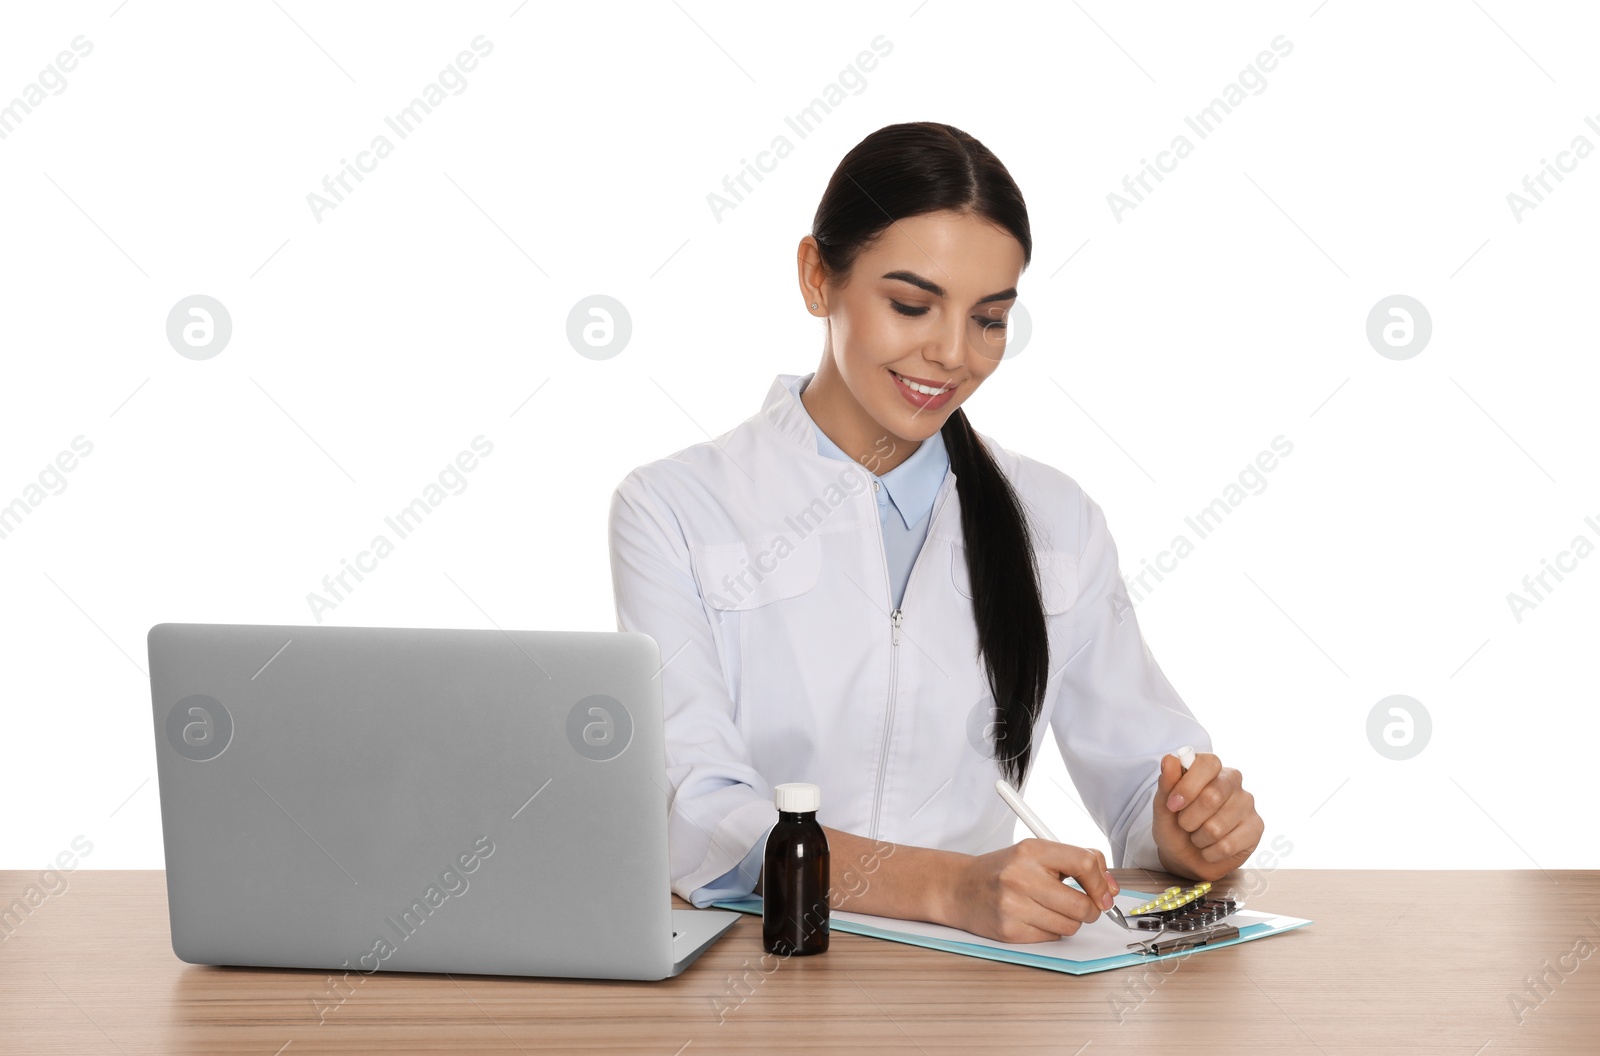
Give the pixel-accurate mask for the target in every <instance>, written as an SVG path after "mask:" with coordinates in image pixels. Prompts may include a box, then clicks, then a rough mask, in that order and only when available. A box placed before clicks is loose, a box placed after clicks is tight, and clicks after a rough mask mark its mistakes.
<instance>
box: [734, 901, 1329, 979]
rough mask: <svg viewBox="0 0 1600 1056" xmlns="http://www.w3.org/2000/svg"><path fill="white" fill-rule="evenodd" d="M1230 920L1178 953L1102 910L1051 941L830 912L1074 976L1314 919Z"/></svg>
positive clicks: (751, 904) (940, 946)
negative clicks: (1158, 949) (1224, 934)
mask: <svg viewBox="0 0 1600 1056" xmlns="http://www.w3.org/2000/svg"><path fill="white" fill-rule="evenodd" d="M1154 897H1155V896H1154V895H1150V894H1143V893H1141V892H1138V891H1127V890H1124V891H1122V892H1121V893H1120V894H1118V895H1117V896H1116V903H1117V905H1118V906H1119V907H1121V909H1122V911H1123V912H1124V913H1126V912H1128V910H1130V909H1132V908H1133V907H1135V906H1137V905H1140V904H1142V903H1144V902H1148V901H1149V900H1150V899H1152V898H1154ZM712 905H713V906H715V907H716V908H718V909H736V910H738V911H739V912H741V913H754V914H756V915H757V916H760V914H761V896H760V895H751V896H750V897H748V898H737V899H729V900H726V901H722V902H713V903H712ZM1226 923H1229V924H1232V925H1233V926H1234V927H1236V928H1238V929H1239V936H1238V938H1233V939H1224V940H1220V941H1216V942H1211V943H1207V944H1206V945H1204V946H1197V947H1194V948H1193V949H1188V950H1179V951H1177V952H1174V953H1164V954H1148V953H1139V952H1138V951H1137V950H1130V949H1128V944H1129V943H1131V942H1135V941H1136V940H1137V939H1139V938H1141V937H1143V938H1148V937H1149V936H1150V934H1152V933H1145V932H1131V931H1126V930H1124V929H1123V928H1120V927H1118V926H1117V924H1116V923H1115V922H1114V921H1112V920H1111V918H1110V917H1107V916H1106V915H1105V914H1101V915H1100V917H1099V918H1098V919H1097V920H1095V922H1094V923H1093V924H1085V925H1084V926H1083V927H1081V928H1079V929H1078V931H1077V932H1076V933H1075V934H1073V935H1069V936H1067V937H1065V938H1061V939H1055V940H1053V941H1051V942H1023V943H1017V942H999V941H997V940H995V939H990V938H986V937H984V936H982V935H974V934H972V933H971V932H969V931H962V930H961V929H959V928H948V927H945V926H944V925H942V924H931V923H929V922H927V921H923V920H898V919H896V918H894V917H879V916H874V915H873V914H871V913H850V912H847V911H845V910H833V911H832V912H831V913H829V915H828V926H829V928H830V929H832V930H836V931H847V932H851V933H852V934H856V935H867V936H870V937H872V938H875V939H888V940H889V941H890V942H905V943H910V944H911V945H913V946H926V947H928V948H929V949H933V950H944V951H945V952H946V953H959V954H961V955H962V956H965V957H983V958H985V959H987V960H991V961H1005V962H1007V963H1009V964H1025V965H1029V966H1031V967H1034V968H1047V969H1049V970H1050V971H1053V972H1068V973H1070V974H1072V975H1086V974H1088V973H1090V972H1103V971H1106V970H1108V969H1111V968H1126V967H1128V966H1129V965H1134V964H1150V963H1152V962H1154V961H1163V960H1167V959H1169V958H1173V957H1187V956H1189V955H1190V954H1192V953H1203V952H1205V951H1207V950H1220V949H1222V948H1223V947H1225V946H1237V945H1238V944H1239V943H1241V942H1249V941H1250V940H1251V939H1264V938H1266V937H1267V936H1268V935H1277V934H1279V933H1280V932H1285V931H1293V930H1294V929H1295V928H1303V927H1305V926H1306V925H1307V924H1310V923H1312V922H1311V921H1310V920H1305V919H1302V918H1300V917H1285V916H1281V915H1278V914H1273V913H1264V912H1260V911H1258V910H1253V909H1240V910H1237V911H1235V912H1234V913H1233V914H1232V915H1231V916H1229V917H1228V918H1227V921H1226Z"/></svg>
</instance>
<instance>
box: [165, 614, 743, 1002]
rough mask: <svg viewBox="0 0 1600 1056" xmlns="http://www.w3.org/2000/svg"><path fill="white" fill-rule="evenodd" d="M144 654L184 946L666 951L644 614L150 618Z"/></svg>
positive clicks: (593, 970)
mask: <svg viewBox="0 0 1600 1056" xmlns="http://www.w3.org/2000/svg"><path fill="white" fill-rule="evenodd" d="M149 655H150V687H151V697H152V703H153V709H154V728H155V738H156V754H157V770H158V776H159V785H160V793H161V817H162V827H163V839H164V842H165V848H166V877H167V898H168V909H169V913H170V917H171V924H172V946H173V950H174V952H175V953H176V954H177V955H178V957H180V958H181V959H183V960H185V961H189V962H192V963H197V964H237V965H256V966H277V967H299V968H319V969H345V970H347V971H360V972H366V973H370V972H372V971H377V970H390V971H422V972H464V973H491V974H512V975H544V976H564V977H576V978H596V979H660V978H665V977H667V976H669V975H672V974H676V972H677V971H678V970H681V968H682V966H683V962H682V960H681V959H680V958H678V957H675V956H674V953H673V944H674V938H673V930H674V929H673V926H672V919H673V914H672V911H671V902H670V898H671V886H670V877H669V871H668V870H669V866H668V859H667V842H666V840H667V806H668V784H667V778H666V762H665V750H664V745H663V720H662V714H661V694H660V682H659V679H658V673H659V668H660V666H661V660H660V650H659V649H658V647H657V645H656V643H655V640H654V639H652V638H651V637H649V636H648V635H645V634H639V633H631V632H584V631H498V630H492V631H491V630H440V629H410V628H368V627H312V626H260V625H244V624H176V623H166V624H158V625H156V626H155V627H152V628H151V630H150V634H149ZM680 912H681V911H680ZM691 915H693V914H691ZM730 916H735V917H736V916H737V914H731V915H730ZM702 925H703V922H702ZM679 930H680V931H681V930H684V929H682V928H680V929H679ZM721 930H726V928H725V927H724V928H722V929H721ZM717 933H718V934H720V931H718V932H717ZM684 937H685V938H689V937H690V936H684ZM693 937H694V940H695V944H696V945H699V946H700V948H701V949H703V948H704V945H705V944H706V943H705V931H704V927H703V926H702V927H701V928H700V929H698V931H697V933H696V934H695V935H694V936H693ZM713 937H714V936H713ZM698 952H699V950H698V949H696V950H694V953H696V954H697V953H698Z"/></svg>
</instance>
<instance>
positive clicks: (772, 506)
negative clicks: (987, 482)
mask: <svg viewBox="0 0 1600 1056" xmlns="http://www.w3.org/2000/svg"><path fill="white" fill-rule="evenodd" d="M795 377H796V376H795V375H780V376H779V377H778V378H777V380H776V381H774V382H773V385H772V387H771V389H770V390H769V392H768V394H767V397H766V402H765V404H764V405H763V406H762V408H761V411H760V413H758V414H755V415H753V416H751V417H750V418H749V419H747V420H746V421H745V422H743V423H742V424H740V425H739V426H737V427H736V428H734V429H732V430H730V431H729V432H727V433H724V434H723V435H721V436H719V437H717V438H716V439H715V440H712V441H707V442H705V443H699V444H695V445H693V446H691V447H688V448H685V449H683V450H682V451H679V452H677V453H675V454H672V455H669V456H667V457H666V458H662V459H658V460H657V461H654V462H650V463H647V464H646V465H643V466H640V467H639V468H637V469H635V470H634V471H633V472H631V473H629V474H628V475H627V477H625V478H624V479H623V481H622V482H621V483H620V484H619V485H618V487H617V489H616V491H615V493H614V495H613V497H612V503H611V510H610V540H611V568H612V584H613V589H614V592H615V596H616V606H617V626H618V629H619V630H625V631H643V632H644V633H646V634H649V635H650V636H651V637H653V638H654V639H655V640H656V642H657V644H658V645H659V646H660V647H661V657H662V661H663V663H664V665H665V666H664V668H663V670H662V673H661V690H662V697H663V701H662V703H663V708H664V716H665V724H666V751H667V774H668V779H669V780H670V782H671V785H672V790H673V801H672V809H671V812H670V822H669V829H668V833H669V839H668V842H669V845H670V852H671V854H670V856H671V876H672V889H673V891H674V892H676V893H677V894H678V895H680V896H682V897H683V898H685V899H687V898H688V897H689V896H690V894H691V893H692V892H693V891H694V890H696V889H697V888H699V887H700V886H702V885H704V884H706V883H708V882H710V881H711V880H714V879H716V878H718V877H720V876H722V875H723V874H724V873H726V872H727V871H728V870H730V869H732V868H733V867H734V866H735V865H737V864H738V863H739V862H740V860H741V859H742V858H743V857H744V856H745V854H746V852H748V851H749V850H750V849H751V848H752V847H753V846H755V844H756V841H757V840H758V839H760V838H761V836H762V834H763V833H764V832H765V831H766V830H767V828H768V827H769V826H771V825H772V823H773V822H774V821H776V820H777V808H776V807H775V806H774V805H773V798H772V787H773V785H776V784H778V783H780V782H785V781H806V782H811V783H814V784H816V785H819V786H820V787H821V790H822V806H821V809H820V810H819V811H818V813H817V819H818V820H819V821H820V822H821V823H823V824H825V825H829V826H831V827H833V828H836V829H840V830H843V831H846V832H851V833H855V834H858V835H860V836H864V837H867V838H869V839H881V840H886V841H889V842H891V843H897V844H906V845H911V846H921V847H936V848H942V849H946V850H954V851H962V852H965V853H968V854H982V853H985V852H988V851H992V850H996V849H998V848H1001V847H1004V846H1007V845H1008V844H1009V843H1011V842H1012V840H1013V833H1014V830H1015V823H1016V820H1017V819H1016V816H1015V815H1014V814H1013V813H1012V812H1011V810H1010V808H1009V807H1007V806H1006V804H1005V802H1004V801H1003V800H1002V799H1001V798H1000V796H999V795H998V794H997V793H996V792H995V789H994V782H995V779H996V778H997V777H999V776H1001V770H1000V768H999V764H998V763H997V762H996V761H995V760H994V759H993V758H992V756H991V755H990V754H989V750H990V749H989V742H988V741H986V740H985V737H984V727H985V724H986V723H989V722H992V721H993V718H994V713H993V712H992V711H991V710H990V709H991V708H992V707H993V700H992V697H991V696H990V695H989V689H988V684H987V681H986V678H985V674H984V667H983V662H982V657H981V655H980V654H979V652H978V643H977V627H976V624H975V622H974V619H973V613H972V602H971V586H970V582H969V579H968V576H967V565H966V550H965V547H964V544H963V539H962V530H961V508H960V499H959V496H958V495H957V491H956V478H955V474H954V472H953V471H951V472H948V473H946V475H945V479H944V482H943V483H942V484H941V485H940V488H939V492H938V495H937V497H936V498H935V499H934V505H933V512H932V515H931V518H932V520H931V524H930V526H929V529H928V536H927V540H926V542H925V543H924V544H923V547H922V550H921V552H920V553H919V554H918V556H917V559H916V564H915V565H914V566H913V567H912V571H911V577H910V580H909V581H908V582H907V584H906V590H905V595H904V598H903V600H902V606H901V609H900V610H899V616H900V619H899V627H898V630H897V629H896V627H895V619H894V613H893V611H892V599H891V594H890V588H889V575H888V563H887V561H886V559H885V556H884V548H883V536H882V529H881V527H880V524H879V520H878V506H877V501H876V497H875V496H874V494H873V488H872V478H871V475H870V474H869V473H868V472H867V471H866V469H865V468H864V467H862V466H861V465H858V464H856V463H853V462H844V461H841V460H837V459H832V458H828V457H826V456H824V455H821V454H819V453H818V452H817V444H816V434H815V427H814V426H813V424H812V421H811V419H810V417H809V416H808V415H807V413H806V411H805V408H804V407H803V406H802V405H801V403H800V401H799V399H798V398H797V397H796V396H795V395H794V394H793V393H792V392H790V391H789V385H790V383H791V382H793V381H794V380H795ZM979 435H980V436H983V439H984V441H985V443H986V445H987V446H988V448H989V450H990V452H991V453H992V454H993V456H994V458H995V460H996V461H997V462H998V463H999V465H1000V467H1001V469H1002V471H1003V472H1004V473H1005V474H1006V476H1007V477H1008V478H1009V479H1010V481H1011V484H1012V486H1013V488H1015V489H1016V491H1017V494H1018V496H1019V497H1020V498H1021V500H1022V502H1023V505H1024V506H1025V508H1027V509H1028V510H1029V511H1030V514H1029V516H1030V521H1031V526H1030V530H1031V531H1032V532H1033V533H1034V534H1033V539H1034V547H1035V551H1036V556H1037V560H1038V566H1039V572H1040V581H1041V592H1042V595H1043V601H1044V608H1045V612H1046V623H1047V627H1048V634H1049V644H1050V662H1049V671H1050V678H1049V682H1048V685H1047V689H1046V694H1045V701H1044V710H1043V711H1042V713H1041V715H1040V718H1039V721H1038V722H1037V723H1036V724H1035V725H1034V731H1033V742H1032V744H1033V754H1032V759H1033V760H1034V761H1037V760H1038V759H1039V757H1040V754H1041V752H1042V748H1043V740H1044V736H1045V730H1046V729H1049V730H1051V731H1052V733H1053V735H1054V736H1055V739H1056V744H1057V745H1058V747H1059V748H1060V750H1061V754H1062V757H1063V758H1064V759H1065V761H1066V766H1067V771H1068V773H1069V774H1070V775H1071V778H1072V781H1073V784H1074V785H1076V786H1077V790H1078V793H1079V795H1080V797H1081V799H1082V802H1083V805H1084V806H1085V807H1086V808H1087V810H1088V812H1089V814H1090V815H1091V816H1092V817H1093V818H1094V821H1095V823H1096V824H1097V825H1099V826H1100V828H1101V830H1102V831H1103V832H1105V833H1106V835H1107V838H1108V839H1109V840H1110V844H1111V848H1112V862H1113V864H1115V865H1118V866H1124V867H1126V866H1148V867H1159V866H1158V862H1157V859H1156V853H1155V842H1154V839H1153V838H1152V836H1151V831H1150V819H1151V815H1150V804H1151V799H1152V797H1153V795H1154V792H1155V787H1156V781H1157V777H1158V768H1159V760H1160V757H1161V755H1162V754H1163V753H1165V752H1168V751H1171V750H1173V749H1175V748H1177V747H1178V746H1180V745H1184V744H1191V745H1194V747H1195V749H1196V750H1197V751H1210V750H1211V742H1210V738H1209V737H1208V735H1207V734H1206V731H1205V730H1204V729H1203V728H1202V727H1201V726H1200V724H1199V723H1198V722H1196V721H1195V719H1194V717H1193V715H1191V714H1190V712H1189V710H1188V708H1187V707H1185V705H1184V703H1183V701H1182V700H1181V699H1180V698H1179V696H1178V694H1177V692H1176V691H1175V690H1174V689H1173V688H1172V686H1171V684H1170V683H1169V682H1168V681H1167V679H1166V677H1165V676H1164V675H1163V674H1162V673H1161V669H1160V668H1159V667H1158V666H1157V665H1156V661H1155V659H1154V658H1153V657H1152V656H1151V655H1150V653H1149V651H1148V650H1147V649H1146V647H1145V644H1144V640H1143V638H1142V636H1141V635H1140V632H1139V627H1138V623H1137V621H1136V619H1135V618H1134V615H1133V612H1132V610H1131V607H1129V606H1128V604H1127V598H1126V593H1125V590H1124V586H1123V584H1122V581H1121V578H1120V575H1119V571H1118V567H1117V551H1116V547H1115V545H1114V544H1113V542H1112V539H1111V536H1110V534H1109V533H1108V532H1107V530H1106V522H1105V517H1104V515H1103V514H1102V513H1101V510H1100V507H1099V506H1098V505H1097V504H1096V503H1095V502H1094V501H1093V500H1092V499H1090V498H1089V497H1088V496H1087V495H1085V494H1084V492H1083V489H1082V488H1080V487H1079V486H1078V484H1077V483H1076V482H1075V481H1074V480H1073V479H1072V478H1071V477H1069V476H1067V475H1066V474H1064V473H1062V472H1060V471H1059V470H1056V469H1054V468H1052V467H1050V466H1048V465H1045V464H1044V463H1041V462H1037V461H1034V460H1033V459H1030V458H1027V457H1025V456H1023V455H1019V454H1016V453H1014V452H1011V451H1006V450H1003V449H1001V448H1000V447H999V446H998V445H997V444H995V443H994V442H993V441H991V440H989V439H988V437H987V436H984V435H983V434H982V433H980V434H979ZM1114 594H1115V595H1120V596H1121V604H1120V611H1121V616H1120V618H1119V616H1118V606H1115V605H1114V604H1113V602H1112V597H1113V595H1114ZM980 749H981V751H980ZM1033 769H1036V767H1035V766H1033V765H1032V764H1030V773H1031V771H1032V770H1033ZM1024 791H1025V790H1024Z"/></svg>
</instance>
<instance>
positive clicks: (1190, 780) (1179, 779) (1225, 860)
mask: <svg viewBox="0 0 1600 1056" xmlns="http://www.w3.org/2000/svg"><path fill="white" fill-rule="evenodd" d="M1150 810H1151V814H1152V818H1151V832H1152V834H1153V835H1154V836H1155V840H1156V850H1157V851H1158V852H1159V853H1160V856H1161V867H1162V868H1163V869H1165V870H1167V872H1169V873H1176V874H1178V875H1179V876H1188V877H1193V878H1194V879H1196V880H1216V879H1219V878H1221V877H1223V876H1226V875H1227V874H1228V873H1231V872H1233V870H1235V869H1237V868H1238V867H1239V866H1241V865H1243V864H1244V862H1245V859H1247V858H1249V857H1250V855H1251V853H1252V852H1253V851H1254V850H1255V849H1256V844H1258V843H1260V842H1261V834H1262V833H1263V832H1265V831H1266V824H1265V823H1264V822H1262V820H1261V815H1259V814H1257V813H1256V797H1254V796H1252V795H1251V794H1250V793H1248V792H1246V791H1245V790H1244V782H1243V779H1242V778H1241V777H1240V775H1239V771H1237V770H1234V769H1231V768H1229V767H1225V766H1223V765H1222V760H1220V759H1218V758H1217V757H1216V756H1214V755H1211V754H1210V753H1200V754H1197V755H1196V756H1195V757H1194V765H1193V766H1191V767H1189V772H1188V773H1184V772H1183V766H1182V765H1181V764H1180V763H1179V762H1178V757H1177V756H1175V755H1164V756H1162V757H1161V780H1160V781H1159V782H1158V783H1157V784H1156V794H1155V798H1154V799H1153V801H1152V802H1151V804H1150Z"/></svg>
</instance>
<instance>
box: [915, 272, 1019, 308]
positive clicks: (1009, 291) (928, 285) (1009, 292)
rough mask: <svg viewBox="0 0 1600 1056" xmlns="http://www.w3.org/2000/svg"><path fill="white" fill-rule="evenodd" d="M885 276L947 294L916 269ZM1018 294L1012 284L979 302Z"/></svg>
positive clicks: (1004, 298)
mask: <svg viewBox="0 0 1600 1056" xmlns="http://www.w3.org/2000/svg"><path fill="white" fill-rule="evenodd" d="M883 277H884V278H886V279H899V280H900V281H901V282H909V283H910V284H911V285H913V286H915V287H917V288H918V289H922V290H927V291H928V292H929V293H931V294H933V295H934V296H935V297H943V296H944V294H945V290H944V287H943V286H940V285H939V284H938V283H937V282H931V281H929V280H928V279H925V278H923V277H922V276H921V275H918V274H917V273H916V272H914V271H891V272H889V273H888V274H886V275H884V276H883ZM1016 295H1017V288H1016V287H1015V286H1012V287H1011V288H1010V289H1005V290H1001V291H1000V292H999V293H991V294H989V296H987V297H979V298H978V303H979V304H988V303H989V302H990V301H1009V300H1011V299H1012V298H1013V297H1015V296H1016Z"/></svg>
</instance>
